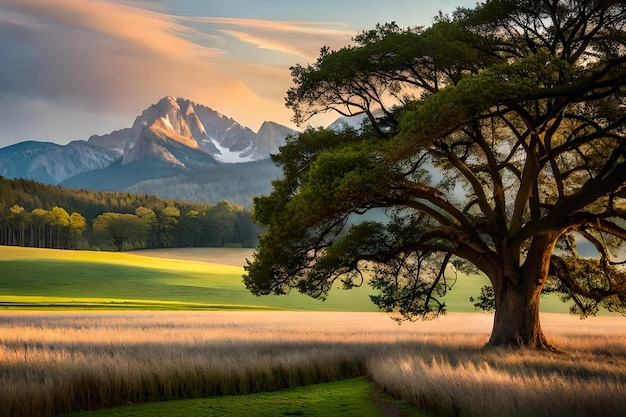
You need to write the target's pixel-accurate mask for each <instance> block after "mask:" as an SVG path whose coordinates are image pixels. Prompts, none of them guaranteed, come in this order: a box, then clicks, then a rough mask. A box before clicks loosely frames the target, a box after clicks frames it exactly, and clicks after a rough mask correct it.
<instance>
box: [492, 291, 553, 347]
mask: <svg viewBox="0 0 626 417" xmlns="http://www.w3.org/2000/svg"><path fill="white" fill-rule="evenodd" d="M519 287H521V288H519ZM540 296H541V287H540V286H537V285H534V284H533V283H532V282H530V283H523V285H520V286H518V287H517V288H516V287H513V286H510V285H506V284H505V285H504V286H503V288H502V289H500V290H499V291H497V292H496V312H495V315H494V319H493V329H492V332H491V338H490V339H489V343H488V346H504V347H515V348H530V349H548V350H554V347H553V346H552V345H551V344H550V343H549V342H548V341H547V339H546V337H545V336H544V334H543V331H542V330H541V324H540V322H539V299H540Z"/></svg>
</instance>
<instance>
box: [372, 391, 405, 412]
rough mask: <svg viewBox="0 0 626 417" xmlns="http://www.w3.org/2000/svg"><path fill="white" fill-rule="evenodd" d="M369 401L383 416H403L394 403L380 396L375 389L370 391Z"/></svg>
mask: <svg viewBox="0 0 626 417" xmlns="http://www.w3.org/2000/svg"><path fill="white" fill-rule="evenodd" d="M370 401H372V402H373V403H374V405H375V406H376V407H378V409H379V410H380V411H382V413H383V417H403V416H404V415H403V414H402V412H401V411H400V410H399V409H398V407H396V406H395V405H394V404H392V403H390V402H388V401H386V400H384V399H383V398H381V395H380V394H379V393H377V392H376V391H375V390H371V391H370Z"/></svg>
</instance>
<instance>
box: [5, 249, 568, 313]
mask: <svg viewBox="0 0 626 417" xmlns="http://www.w3.org/2000/svg"><path fill="white" fill-rule="evenodd" d="M251 257H252V250H251V249H238V248H190V249H168V250H151V251H135V252H94V251H67V250H51V249H35V248H20V247H9V246H0V308H55V309H56V308H59V309H65V308H74V309H90V308H93V309H103V308H106V309H159V310H160V309H163V310H194V309H201V310H214V309H215V310H227V309H237V310H247V309H252V310H280V309H285V310H316V311H362V312H365V311H376V307H375V306H374V304H372V302H371V301H370V299H369V295H370V294H372V293H373V290H372V288H371V287H369V286H368V285H367V284H365V285H363V286H362V287H360V288H354V289H352V290H348V291H346V290H343V289H341V288H340V287H341V283H340V282H337V284H336V287H337V288H335V289H333V291H331V293H330V295H329V297H328V299H327V300H325V301H321V300H316V299H313V298H310V297H307V296H303V295H301V294H298V293H297V292H296V291H294V292H292V293H291V294H289V295H287V296H263V297H256V296H254V295H252V294H250V293H249V292H248V291H247V290H246V288H245V287H244V285H243V283H242V278H241V276H242V274H243V273H244V270H243V265H244V264H245V259H246V258H251ZM457 281H458V282H457V283H456V284H455V286H454V289H453V290H452V291H450V292H449V294H448V295H447V296H446V304H447V305H448V310H449V311H455V312H471V311H474V307H473V305H472V303H470V301H469V297H470V296H477V295H478V294H479V293H480V287H481V286H482V285H485V284H486V283H487V280H486V278H484V277H481V276H463V275H460V276H459V277H458V280H457ZM542 304H543V308H542V310H544V311H547V312H565V311H566V307H565V306H564V305H562V304H561V303H559V302H558V301H556V302H555V300H544V302H543V303H542Z"/></svg>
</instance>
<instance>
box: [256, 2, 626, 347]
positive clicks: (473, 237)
mask: <svg viewBox="0 0 626 417" xmlns="http://www.w3.org/2000/svg"><path fill="white" fill-rule="evenodd" d="M625 26H626V6H625V5H624V4H622V3H619V2H606V1H581V0H522V1H519V0H517V1H511V0H497V1H486V2H483V3H480V4H478V5H477V6H476V7H475V8H471V9H470V8H458V9H457V10H456V11H455V12H454V13H453V14H452V16H444V15H440V16H438V17H437V18H436V19H435V20H434V23H433V24H432V25H431V26H430V27H428V28H422V27H417V28H406V29H404V28H400V27H398V26H397V25H395V24H393V23H391V24H385V25H379V26H377V27H376V28H375V29H373V30H371V31H366V32H363V33H362V34H359V35H358V36H356V37H355V38H354V40H353V44H352V45H349V46H346V47H344V48H341V49H339V50H336V51H333V50H330V49H329V48H327V47H324V48H322V50H321V53H320V57H319V59H318V60H317V61H316V62H315V63H313V64H309V65H306V66H303V65H296V66H294V67H292V75H293V80H294V87H292V88H291V89H289V91H288V92H287V98H286V103H287V106H288V107H290V108H291V109H292V110H293V111H294V120H295V121H296V122H298V123H303V122H306V121H307V120H309V119H310V118H311V117H312V116H314V115H315V114H318V113H320V112H326V111H336V112H338V113H339V114H342V115H356V114H364V115H365V116H366V119H367V122H366V123H364V125H363V127H362V128H361V129H350V128H346V129H345V130H342V131H329V130H325V129H321V128H320V129H315V128H308V129H307V130H306V131H304V132H303V133H301V134H300V135H298V136H297V137H294V138H291V139H290V140H288V142H287V144H286V145H285V146H284V147H283V148H282V149H281V151H280V154H278V155H276V156H275V157H274V161H275V162H276V163H277V164H278V165H279V166H280V167H281V168H282V170H283V173H284V178H283V179H281V180H278V181H275V182H274V190H273V192H272V193H271V194H270V195H268V196H263V197H259V198H256V199H255V205H254V216H255V219H256V220H257V221H259V222H260V223H262V224H265V225H267V227H268V229H267V232H266V233H265V234H264V235H263V236H262V237H261V239H260V244H259V246H258V249H257V251H256V252H255V256H254V260H253V261H252V262H249V263H248V265H247V266H246V274H245V275H244V282H245V284H246V286H247V288H248V289H249V290H250V291H252V292H253V293H254V294H257V295H261V294H270V293H274V294H282V293H286V292H288V291H290V290H291V289H292V288H297V289H298V290H299V291H301V292H303V293H305V294H309V295H312V296H315V297H325V296H327V294H328V291H329V290H330V288H331V287H332V285H333V283H334V282H335V281H336V280H338V279H341V280H342V281H343V282H344V285H345V286H347V287H351V286H355V285H361V284H362V283H364V282H365V281H368V280H369V282H370V284H371V285H373V287H374V288H375V289H377V290H378V294H377V295H375V296H373V297H372V299H373V301H374V302H375V303H376V304H377V305H378V306H379V307H380V308H381V309H382V310H384V311H396V312H400V313H401V314H402V315H403V316H404V317H405V318H409V319H412V318H417V317H430V316H436V315H438V314H440V313H442V312H445V302H444V298H443V296H444V295H445V294H446V292H447V291H448V290H450V289H451V286H452V282H453V280H454V279H453V278H454V272H455V271H462V272H477V271H480V272H482V273H484V274H485V275H486V276H487V277H488V278H489V280H490V282H491V284H492V289H491V291H485V292H484V293H483V299H482V301H483V302H487V304H489V298H492V300H491V301H493V303H494V304H493V307H494V308H495V316H494V327H493V331H492V336H491V339H490V342H489V343H490V345H509V346H520V347H532V348H551V344H550V343H549V342H548V341H547V340H546V338H545V336H544V335H543V332H542V330H541V326H540V323H539V301H540V294H541V292H542V291H552V292H557V293H559V294H560V295H561V296H562V298H563V300H564V301H569V302H571V310H572V311H573V312H576V313H580V314H582V315H593V314H595V313H596V312H597V311H598V309H599V308H600V307H604V308H606V309H608V310H610V311H617V312H621V313H624V312H626V275H625V270H624V266H623V265H624V262H623V261H621V260H620V258H619V255H620V254H622V255H623V252H621V251H620V250H621V249H622V248H623V243H624V239H626V223H625V220H626V211H625V209H626V200H625V197H626V194H625V193H624V192H625V190H624V186H625V185H626V157H625V151H626V142H625V137H624V134H625V133H626V132H625V121H626V101H625V96H624V93H625V81H626V66H625V65H626V43H625V42H626V31H625ZM378 208H383V209H385V210H386V213H387V219H386V220H384V221H373V220H368V216H362V215H363V214H367V213H368V212H370V211H371V210H373V209H378ZM581 247H585V248H587V247H590V248H593V249H594V256H590V257H586V256H583V255H582V254H581V253H579V251H580V248H581Z"/></svg>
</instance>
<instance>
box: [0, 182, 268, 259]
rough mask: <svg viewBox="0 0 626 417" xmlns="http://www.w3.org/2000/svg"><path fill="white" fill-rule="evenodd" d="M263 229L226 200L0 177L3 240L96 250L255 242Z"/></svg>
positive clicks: (3, 242)
mask: <svg viewBox="0 0 626 417" xmlns="http://www.w3.org/2000/svg"><path fill="white" fill-rule="evenodd" d="M260 230H261V229H260V227H259V226H258V225H257V224H255V223H254V222H253V221H252V218H251V216H250V212H249V211H248V210H246V209H244V208H243V207H241V206H239V205H236V204H231V203H230V202H228V201H220V202H218V203H215V204H210V203H191V202H186V201H182V200H171V199H163V198H158V197H155V196H153V195H148V194H132V193H125V192H101V191H91V190H85V189H80V190H77V189H68V188H63V187H60V186H51V185H45V184H42V183H38V182H35V181H31V180H24V179H6V178H3V177H1V176H0V245H14V246H29V247H40V248H58V249H91V250H127V249H140V248H161V247H191V246H193V247H203V246H206V247H209V246H242V247H254V246H255V245H256V243H257V237H258V235H259V233H260Z"/></svg>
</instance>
